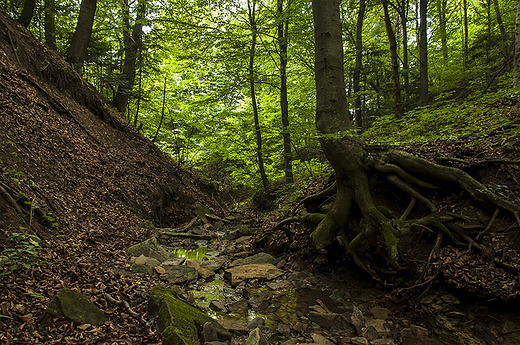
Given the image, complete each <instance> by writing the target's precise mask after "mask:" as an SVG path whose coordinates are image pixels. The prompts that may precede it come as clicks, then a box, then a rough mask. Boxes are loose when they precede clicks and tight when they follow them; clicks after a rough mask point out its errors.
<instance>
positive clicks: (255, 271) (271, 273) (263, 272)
mask: <svg viewBox="0 0 520 345" xmlns="http://www.w3.org/2000/svg"><path fill="white" fill-rule="evenodd" d="M282 274H283V271H282V270H280V269H278V268H276V266H274V265H273V264H251V265H242V266H237V267H233V268H229V269H227V270H226V273H225V275H224V277H226V279H228V280H229V281H230V283H231V285H232V286H237V285H238V284H240V283H241V282H243V281H246V280H249V279H259V280H271V279H274V278H277V277H279V276H281V275H282Z"/></svg>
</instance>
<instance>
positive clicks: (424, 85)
mask: <svg viewBox="0 0 520 345" xmlns="http://www.w3.org/2000/svg"><path fill="white" fill-rule="evenodd" d="M420 11H421V21H420V24H419V31H420V34H419V36H420V39H421V40H420V42H419V51H420V54H419V58H420V60H421V66H420V78H421V96H420V103H421V106H426V105H428V33H427V11H428V0H420Z"/></svg>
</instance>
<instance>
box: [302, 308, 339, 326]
mask: <svg viewBox="0 0 520 345" xmlns="http://www.w3.org/2000/svg"><path fill="white" fill-rule="evenodd" d="M338 315H339V314H336V313H318V312H315V311H311V312H310V313H309V320H311V321H312V322H314V323H316V324H318V325H319V326H320V327H322V328H325V329H330V328H331V327H332V324H333V323H334V320H336V317H338Z"/></svg>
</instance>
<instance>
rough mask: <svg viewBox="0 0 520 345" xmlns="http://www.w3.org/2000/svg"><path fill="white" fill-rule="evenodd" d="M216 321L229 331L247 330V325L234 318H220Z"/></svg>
mask: <svg viewBox="0 0 520 345" xmlns="http://www.w3.org/2000/svg"><path fill="white" fill-rule="evenodd" d="M217 322H218V323H219V324H220V325H221V326H222V327H224V328H225V329H227V330H229V331H239V332H245V331H247V330H248V329H247V325H246V324H245V323H244V322H243V321H240V320H234V319H222V320H217Z"/></svg>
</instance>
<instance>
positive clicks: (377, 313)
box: [370, 308, 390, 320]
mask: <svg viewBox="0 0 520 345" xmlns="http://www.w3.org/2000/svg"><path fill="white" fill-rule="evenodd" d="M370 312H371V313H372V315H373V316H374V319H380V320H386V319H387V318H388V315H390V310H389V309H387V308H371V309H370Z"/></svg>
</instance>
